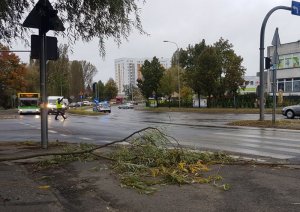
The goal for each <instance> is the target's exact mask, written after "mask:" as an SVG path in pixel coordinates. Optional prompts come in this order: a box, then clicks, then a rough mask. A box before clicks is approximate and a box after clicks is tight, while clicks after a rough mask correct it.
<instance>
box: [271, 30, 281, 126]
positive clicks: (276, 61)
mask: <svg viewBox="0 0 300 212" xmlns="http://www.w3.org/2000/svg"><path fill="white" fill-rule="evenodd" d="M272 45H273V46H274V47H275V49H274V53H273V57H272V62H273V112H272V124H273V125H274V124H275V119H276V117H275V114H276V91H277V89H276V88H277V77H276V71H277V65H278V64H279V56H278V46H279V45H280V38H279V33H278V28H276V30H275V33H274V36H273V40H272Z"/></svg>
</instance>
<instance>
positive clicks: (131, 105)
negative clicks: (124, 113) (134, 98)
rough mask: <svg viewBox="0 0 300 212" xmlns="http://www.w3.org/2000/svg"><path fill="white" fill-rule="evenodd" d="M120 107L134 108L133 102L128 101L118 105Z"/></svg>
mask: <svg viewBox="0 0 300 212" xmlns="http://www.w3.org/2000/svg"><path fill="white" fill-rule="evenodd" d="M118 108H119V109H133V108H134V106H133V104H132V103H126V104H123V105H119V106H118Z"/></svg>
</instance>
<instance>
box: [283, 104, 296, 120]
mask: <svg viewBox="0 0 300 212" xmlns="http://www.w3.org/2000/svg"><path fill="white" fill-rule="evenodd" d="M281 112H282V115H284V116H286V117H287V118H288V119H293V118H294V117H295V116H300V104H297V105H291V106H287V107H284V108H282V111H281Z"/></svg>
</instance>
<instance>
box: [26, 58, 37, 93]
mask: <svg viewBox="0 0 300 212" xmlns="http://www.w3.org/2000/svg"><path fill="white" fill-rule="evenodd" d="M25 81H26V87H27V90H28V91H31V92H38V93H39V92H40V66H39V61H38V60H30V62H29V64H28V65H27V72H26V75H25Z"/></svg>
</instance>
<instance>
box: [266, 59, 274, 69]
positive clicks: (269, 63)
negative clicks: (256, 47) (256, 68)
mask: <svg viewBox="0 0 300 212" xmlns="http://www.w3.org/2000/svg"><path fill="white" fill-rule="evenodd" d="M271 66H272V64H271V58H269V57H265V69H270V68H271Z"/></svg>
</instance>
